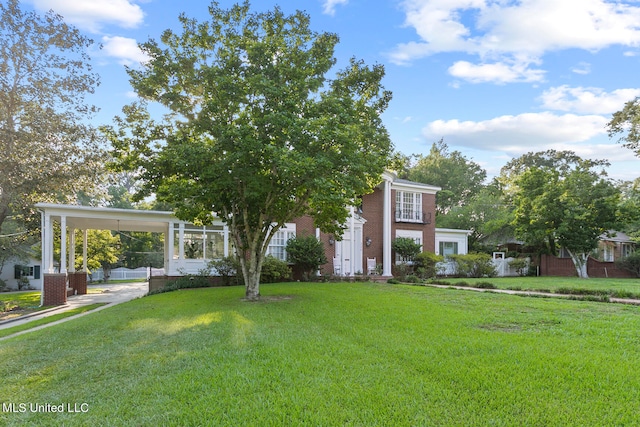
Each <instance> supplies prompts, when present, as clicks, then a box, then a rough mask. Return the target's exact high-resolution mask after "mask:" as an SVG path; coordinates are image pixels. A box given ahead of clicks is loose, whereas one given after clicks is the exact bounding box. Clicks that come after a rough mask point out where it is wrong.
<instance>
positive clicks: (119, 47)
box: [102, 36, 149, 66]
mask: <svg viewBox="0 0 640 427" xmlns="http://www.w3.org/2000/svg"><path fill="white" fill-rule="evenodd" d="M102 45H103V47H102V50H103V51H104V53H106V54H107V55H108V56H110V57H113V58H117V59H118V62H119V63H120V64H122V65H130V66H131V65H139V64H140V63H144V62H147V61H148V60H149V57H148V56H147V55H146V54H145V53H144V52H142V51H141V50H140V48H139V47H138V43H137V42H136V40H135V39H130V38H126V37H119V36H115V37H109V36H104V37H102Z"/></svg>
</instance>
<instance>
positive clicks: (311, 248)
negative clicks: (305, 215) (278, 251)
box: [287, 235, 327, 278]
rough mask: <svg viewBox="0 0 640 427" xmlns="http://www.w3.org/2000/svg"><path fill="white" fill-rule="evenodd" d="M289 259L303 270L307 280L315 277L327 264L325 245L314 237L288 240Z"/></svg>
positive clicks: (308, 236) (298, 237)
mask: <svg viewBox="0 0 640 427" xmlns="http://www.w3.org/2000/svg"><path fill="white" fill-rule="evenodd" d="M287 259H288V260H289V262H291V263H293V264H294V265H296V266H298V267H299V268H300V269H301V270H302V273H303V277H305V278H311V277H313V276H315V273H316V272H317V271H318V268H320V266H321V265H322V264H326V263H327V256H326V255H325V253H324V245H323V244H322V242H321V241H319V240H318V239H317V238H316V237H315V236H312V235H307V236H296V237H293V238H291V239H289V240H287Z"/></svg>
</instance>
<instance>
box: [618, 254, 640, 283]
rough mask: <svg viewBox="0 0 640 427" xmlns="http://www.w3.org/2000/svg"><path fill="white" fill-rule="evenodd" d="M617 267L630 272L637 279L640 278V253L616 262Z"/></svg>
mask: <svg viewBox="0 0 640 427" xmlns="http://www.w3.org/2000/svg"><path fill="white" fill-rule="evenodd" d="M616 266H618V268H621V269H623V270H627V271H630V272H631V273H633V274H635V275H636V277H640V252H634V253H632V254H631V255H629V256H626V257H624V258H622V259H619V260H617V261H616Z"/></svg>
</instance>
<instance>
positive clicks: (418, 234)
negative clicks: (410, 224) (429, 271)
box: [396, 230, 422, 264]
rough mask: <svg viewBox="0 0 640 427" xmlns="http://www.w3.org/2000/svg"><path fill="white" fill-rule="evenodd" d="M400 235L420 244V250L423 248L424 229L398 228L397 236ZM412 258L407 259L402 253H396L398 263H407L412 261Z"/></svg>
mask: <svg viewBox="0 0 640 427" xmlns="http://www.w3.org/2000/svg"><path fill="white" fill-rule="evenodd" d="M398 237H406V238H409V239H412V240H413V241H414V242H416V243H417V244H419V245H420V250H422V231H419V230H396V238H398ZM411 261H412V260H408V259H405V258H403V257H401V256H400V255H398V254H396V264H405V263H407V262H411Z"/></svg>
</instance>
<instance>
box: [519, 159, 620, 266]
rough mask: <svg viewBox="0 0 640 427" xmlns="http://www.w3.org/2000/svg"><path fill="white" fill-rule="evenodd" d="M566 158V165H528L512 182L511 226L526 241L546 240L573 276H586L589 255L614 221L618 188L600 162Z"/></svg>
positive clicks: (615, 219)
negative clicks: (564, 256) (563, 254)
mask: <svg viewBox="0 0 640 427" xmlns="http://www.w3.org/2000/svg"><path fill="white" fill-rule="evenodd" d="M530 154H531V153H530ZM567 159H572V160H571V161H570V162H566V167H562V168H558V167H556V165H555V163H553V162H552V163H550V164H547V165H543V166H532V167H529V168H528V169H526V170H524V172H522V173H521V174H520V175H519V176H518V177H517V178H516V179H515V180H514V182H513V183H514V192H513V202H514V205H515V208H516V210H515V219H514V226H515V231H516V235H517V236H518V237H520V238H522V239H523V240H525V241H527V242H532V241H533V242H545V241H546V242H547V244H548V245H549V249H550V250H551V251H553V250H555V247H556V244H557V245H559V246H560V247H564V248H565V249H566V250H567V252H568V253H569V254H570V256H571V259H572V260H573V263H574V265H575V267H576V271H577V273H578V276H579V277H582V278H588V275H587V269H586V267H587V260H588V257H589V253H590V252H591V251H592V250H594V249H595V248H597V245H598V240H599V237H600V236H601V235H602V234H603V233H605V232H607V230H609V229H612V228H614V227H615V224H616V222H617V220H618V217H617V206H618V200H619V190H618V189H617V188H616V187H615V186H614V185H613V184H612V183H611V182H610V181H609V180H607V179H606V178H605V176H604V175H603V173H604V172H600V171H598V170H597V167H599V166H603V162H601V161H592V160H583V159H580V158H579V157H577V156H575V155H574V154H573V153H570V156H569V157H568V158H566V159H564V160H563V162H565V161H566V160H567ZM594 169H595V170H594Z"/></svg>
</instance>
